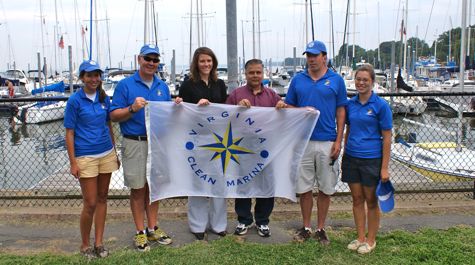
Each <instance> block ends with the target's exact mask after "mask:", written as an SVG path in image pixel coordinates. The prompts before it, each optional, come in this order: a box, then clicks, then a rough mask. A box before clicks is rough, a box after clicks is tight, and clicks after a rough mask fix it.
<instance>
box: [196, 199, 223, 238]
mask: <svg viewBox="0 0 475 265" xmlns="http://www.w3.org/2000/svg"><path fill="white" fill-rule="evenodd" d="M227 223H228V217H227V207H226V199H224V198H208V197H194V196H190V197H188V224H189V226H190V230H191V232H192V233H203V232H206V230H207V228H210V229H211V230H213V231H214V232H218V233H219V232H222V231H226V226H227Z"/></svg>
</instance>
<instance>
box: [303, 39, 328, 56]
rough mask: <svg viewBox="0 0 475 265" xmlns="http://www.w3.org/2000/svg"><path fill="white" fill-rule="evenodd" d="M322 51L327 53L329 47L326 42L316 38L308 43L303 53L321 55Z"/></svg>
mask: <svg viewBox="0 0 475 265" xmlns="http://www.w3.org/2000/svg"><path fill="white" fill-rule="evenodd" d="M321 52H324V53H327V48H326V47H325V44H324V43H323V42H321V41H318V40H314V41H312V42H310V43H309V44H307V47H306V48H305V51H304V52H303V53H302V54H306V53H311V54H314V55H319V54H320V53H321Z"/></svg>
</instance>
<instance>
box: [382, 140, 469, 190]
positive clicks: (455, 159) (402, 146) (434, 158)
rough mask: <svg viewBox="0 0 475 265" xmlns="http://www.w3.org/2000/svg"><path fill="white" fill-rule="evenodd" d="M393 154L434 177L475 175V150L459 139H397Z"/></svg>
mask: <svg viewBox="0 0 475 265" xmlns="http://www.w3.org/2000/svg"><path fill="white" fill-rule="evenodd" d="M391 157H392V158H393V159H395V160H396V161H399V162H401V163H403V164H405V165H407V166H409V167H410V168H411V169H413V170H414V171H416V172H418V173H420V174H422V175H424V176H426V177H428V178H430V179H432V180H433V181H440V182H449V181H468V180H471V179H472V180H473V179H475V164H474V163H473V162H472V161H471V158H473V157H475V151H473V150H470V149H468V148H466V147H464V146H460V147H459V148H457V143H455V142H425V143H407V142H405V141H404V140H401V139H397V142H396V143H394V144H393V146H392V150H391Z"/></svg>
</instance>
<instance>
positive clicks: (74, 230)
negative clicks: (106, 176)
mask: <svg viewBox="0 0 475 265" xmlns="http://www.w3.org/2000/svg"><path fill="white" fill-rule="evenodd" d="M185 210H186V209H185V208H184V207H178V208H162V209H161V213H160V214H159V217H160V218H161V219H160V227H161V228H162V229H163V230H165V231H166V232H167V233H169V235H170V236H171V237H172V238H173V241H174V242H173V244H172V245H171V246H172V247H180V246H183V245H184V244H189V243H192V242H194V241H195V238H194V236H193V235H192V234H191V233H189V230H188V224H187V220H186V212H185ZM79 213H80V208H79V207H73V208H66V209H65V208H37V207H15V208H7V207H2V209H0V251H1V252H8V253H12V254H13V253H15V254H25V253H39V252H51V253H77V252H78V248H79V245H80V241H81V239H80V235H79V224H78V222H79ZM314 215H315V214H314ZM228 217H229V219H228V220H229V222H228V233H230V234H232V233H233V231H234V227H235V225H236V220H235V214H234V213H233V212H232V209H229V214H228ZM313 220H315V216H313ZM456 225H468V226H475V201H474V200H468V199H467V200H463V201H448V202H447V201H443V202H406V203H398V206H397V208H396V209H395V210H394V211H393V212H392V213H390V214H385V215H383V216H382V220H381V231H382V232H387V231H391V230H408V231H416V230H418V229H420V228H422V227H431V228H435V229H447V228H449V227H453V226H456ZM270 227H271V231H272V236H271V237H270V238H262V237H259V236H258V235H257V232H256V229H255V228H253V229H251V230H250V231H249V232H248V234H247V235H246V236H244V237H242V239H243V240H245V241H248V242H257V243H263V244H267V243H287V242H291V241H292V236H293V233H294V232H295V230H296V229H297V228H299V227H301V217H300V212H299V207H298V205H297V204H292V205H290V206H289V205H285V206H281V207H276V209H275V211H274V213H273V215H272V219H271V223H270ZM347 229H354V223H353V219H352V212H351V205H332V206H331V207H330V216H329V218H328V221H327V230H329V231H331V230H347ZM133 233H134V225H133V223H132V219H131V216H130V212H129V209H128V208H127V207H120V208H114V207H110V208H109V214H108V220H107V224H106V232H105V244H106V246H107V247H108V248H109V249H110V250H111V251H114V250H118V249H122V248H133V242H132V236H133ZM218 238H219V236H217V235H215V234H212V233H209V234H208V240H215V239H218ZM154 247H161V246H158V245H155V246H154V245H152V248H154Z"/></svg>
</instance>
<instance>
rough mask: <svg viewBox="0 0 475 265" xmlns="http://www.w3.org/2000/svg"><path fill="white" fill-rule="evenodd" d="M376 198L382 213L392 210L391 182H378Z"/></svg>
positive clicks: (392, 188) (392, 194)
mask: <svg viewBox="0 0 475 265" xmlns="http://www.w3.org/2000/svg"><path fill="white" fill-rule="evenodd" d="M376 196H378V201H379V207H380V208H381V211H382V212H383V213H388V212H390V211H392V210H393V209H394V187H393V184H392V183H391V181H389V180H388V181H386V182H381V180H379V183H378V187H376Z"/></svg>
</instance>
